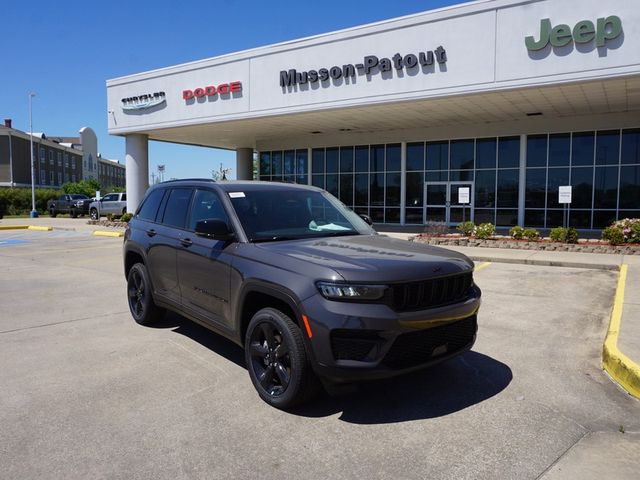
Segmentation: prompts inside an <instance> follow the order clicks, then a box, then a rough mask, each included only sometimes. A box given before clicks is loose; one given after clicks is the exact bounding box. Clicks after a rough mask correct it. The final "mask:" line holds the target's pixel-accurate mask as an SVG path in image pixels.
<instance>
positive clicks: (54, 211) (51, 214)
mask: <svg viewBox="0 0 640 480" xmlns="http://www.w3.org/2000/svg"><path fill="white" fill-rule="evenodd" d="M49 215H50V216H51V218H56V215H58V214H57V213H56V210H55V208H53V207H51V208H50V209H49Z"/></svg>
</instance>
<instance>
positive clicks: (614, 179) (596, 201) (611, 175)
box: [593, 166, 618, 209]
mask: <svg viewBox="0 0 640 480" xmlns="http://www.w3.org/2000/svg"><path fill="white" fill-rule="evenodd" d="M595 173H596V175H595V181H594V184H593V189H594V191H593V208H595V209H599V208H613V209H615V208H616V203H617V201H618V167H617V166H615V167H600V168H596V172H595Z"/></svg>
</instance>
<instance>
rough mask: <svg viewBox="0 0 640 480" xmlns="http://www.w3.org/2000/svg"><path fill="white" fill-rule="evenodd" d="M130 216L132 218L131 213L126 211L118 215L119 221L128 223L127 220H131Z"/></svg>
mask: <svg viewBox="0 0 640 480" xmlns="http://www.w3.org/2000/svg"><path fill="white" fill-rule="evenodd" d="M132 218H133V213H129V212H127V213H125V214H124V215H122V216H121V217H120V221H121V222H127V223H129V220H131V219H132Z"/></svg>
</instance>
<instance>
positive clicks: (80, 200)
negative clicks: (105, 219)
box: [47, 193, 91, 218]
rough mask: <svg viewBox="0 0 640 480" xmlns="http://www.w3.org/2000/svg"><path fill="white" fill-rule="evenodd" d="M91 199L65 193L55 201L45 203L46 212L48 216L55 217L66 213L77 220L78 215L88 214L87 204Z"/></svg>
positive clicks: (78, 194)
mask: <svg viewBox="0 0 640 480" xmlns="http://www.w3.org/2000/svg"><path fill="white" fill-rule="evenodd" d="M90 203H91V199H90V198H89V197H87V196H86V195H82V194H80V193H65V194H64V195H60V196H59V197H58V198H56V199H55V200H49V201H48V202H47V210H48V211H49V215H51V216H52V217H55V216H56V215H58V214H59V213H68V214H69V215H71V217H72V218H78V215H80V216H84V215H86V214H87V213H89V204H90Z"/></svg>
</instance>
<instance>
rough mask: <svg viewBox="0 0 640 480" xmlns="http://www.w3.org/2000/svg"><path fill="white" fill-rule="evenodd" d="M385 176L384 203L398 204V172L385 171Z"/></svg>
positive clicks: (389, 204)
mask: <svg viewBox="0 0 640 480" xmlns="http://www.w3.org/2000/svg"><path fill="white" fill-rule="evenodd" d="M386 176H387V178H386V185H385V188H386V205H387V206H388V207H399V206H400V174H399V173H387V175H386Z"/></svg>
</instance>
